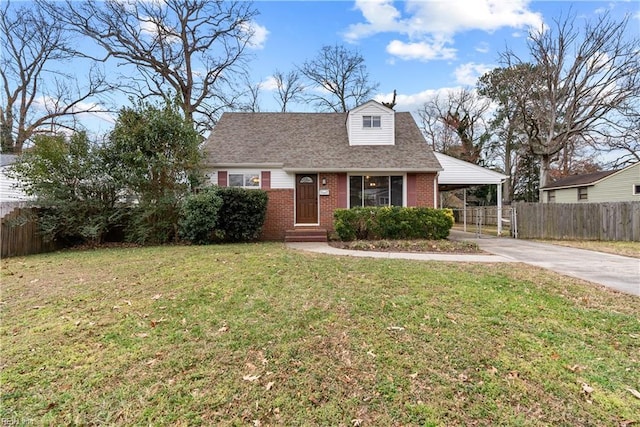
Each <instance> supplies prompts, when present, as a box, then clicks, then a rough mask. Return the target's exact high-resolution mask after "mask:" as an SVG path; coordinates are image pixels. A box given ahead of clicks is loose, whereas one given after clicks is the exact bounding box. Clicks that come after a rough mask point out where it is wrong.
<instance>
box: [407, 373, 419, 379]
mask: <svg viewBox="0 0 640 427" xmlns="http://www.w3.org/2000/svg"><path fill="white" fill-rule="evenodd" d="M409 377H410V378H412V379H414V380H415V379H416V378H418V373H417V372H416V373H415V374H409Z"/></svg>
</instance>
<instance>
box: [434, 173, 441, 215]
mask: <svg viewBox="0 0 640 427" xmlns="http://www.w3.org/2000/svg"><path fill="white" fill-rule="evenodd" d="M438 175H440V172H436V178H435V179H434V180H433V207H434V208H437V207H438ZM440 207H441V208H442V204H440Z"/></svg>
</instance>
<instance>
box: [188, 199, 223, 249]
mask: <svg viewBox="0 0 640 427" xmlns="http://www.w3.org/2000/svg"><path fill="white" fill-rule="evenodd" d="M221 207H222V198H221V197H220V196H219V195H218V192H217V189H216V188H215V187H208V188H205V189H203V190H202V191H200V192H199V193H196V194H190V195H189V196H188V197H187V198H186V199H185V200H184V202H183V205H182V211H181V212H180V213H181V215H180V222H179V226H180V237H181V238H182V239H184V240H187V241H188V242H191V243H194V244H196V245H206V244H210V243H213V242H214V241H215V239H216V234H215V229H216V224H217V222H218V212H219V211H220V208H221Z"/></svg>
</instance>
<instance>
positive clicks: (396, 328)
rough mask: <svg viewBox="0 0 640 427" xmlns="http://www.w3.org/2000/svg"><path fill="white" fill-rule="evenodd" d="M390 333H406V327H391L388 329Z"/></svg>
mask: <svg viewBox="0 0 640 427" xmlns="http://www.w3.org/2000/svg"><path fill="white" fill-rule="evenodd" d="M387 330H389V331H404V327H402V326H389V327H388V328H387Z"/></svg>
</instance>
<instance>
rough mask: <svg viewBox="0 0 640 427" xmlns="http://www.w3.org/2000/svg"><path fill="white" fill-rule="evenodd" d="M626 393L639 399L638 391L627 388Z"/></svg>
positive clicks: (639, 393)
mask: <svg viewBox="0 0 640 427" xmlns="http://www.w3.org/2000/svg"><path fill="white" fill-rule="evenodd" d="M627 391H628V392H629V393H631V394H633V395H634V396H635V397H637V398H638V399H640V392H639V391H638V390H634V389H632V388H628V389H627Z"/></svg>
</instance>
